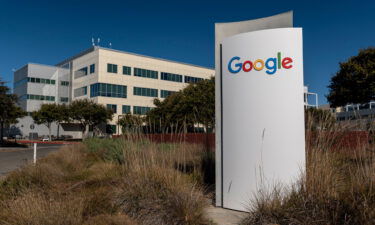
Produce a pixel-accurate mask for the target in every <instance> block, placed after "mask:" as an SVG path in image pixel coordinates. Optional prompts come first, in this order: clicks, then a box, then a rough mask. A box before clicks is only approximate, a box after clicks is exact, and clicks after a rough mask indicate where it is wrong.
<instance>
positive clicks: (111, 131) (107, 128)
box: [105, 124, 116, 134]
mask: <svg viewBox="0 0 375 225" xmlns="http://www.w3.org/2000/svg"><path fill="white" fill-rule="evenodd" d="M105 132H106V133H107V134H115V133H116V125H112V124H107V125H106V126H105Z"/></svg>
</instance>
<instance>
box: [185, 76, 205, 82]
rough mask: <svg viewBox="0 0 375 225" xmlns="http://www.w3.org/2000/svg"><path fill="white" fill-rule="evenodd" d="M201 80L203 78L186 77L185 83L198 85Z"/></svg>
mask: <svg viewBox="0 0 375 225" xmlns="http://www.w3.org/2000/svg"><path fill="white" fill-rule="evenodd" d="M201 80H203V78H200V77H191V76H185V83H198V82H199V81H201Z"/></svg>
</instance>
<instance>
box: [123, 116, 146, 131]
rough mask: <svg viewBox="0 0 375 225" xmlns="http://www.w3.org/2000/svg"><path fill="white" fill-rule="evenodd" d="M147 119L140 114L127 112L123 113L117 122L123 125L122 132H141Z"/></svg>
mask: <svg viewBox="0 0 375 225" xmlns="http://www.w3.org/2000/svg"><path fill="white" fill-rule="evenodd" d="M144 121H145V119H144V117H142V116H140V115H132V114H130V113H127V114H125V115H122V117H121V118H120V119H119V120H118V122H117V124H118V125H119V126H121V129H122V133H140V129H141V128H142V126H143V123H144Z"/></svg>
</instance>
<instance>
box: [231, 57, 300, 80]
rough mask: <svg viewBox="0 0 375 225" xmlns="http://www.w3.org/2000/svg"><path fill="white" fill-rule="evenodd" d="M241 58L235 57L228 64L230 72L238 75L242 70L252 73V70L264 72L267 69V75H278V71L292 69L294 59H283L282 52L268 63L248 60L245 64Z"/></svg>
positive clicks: (267, 61) (268, 60)
mask: <svg viewBox="0 0 375 225" xmlns="http://www.w3.org/2000/svg"><path fill="white" fill-rule="evenodd" d="M240 60H241V58H240V57H238V56H234V57H233V58H232V59H231V60H229V63H228V70H229V72H231V73H238V72H240V71H241V70H243V71H244V72H250V71H251V70H252V69H254V70H256V71H260V70H263V69H264V67H266V69H267V71H266V73H267V74H269V75H273V74H274V73H276V71H277V70H278V69H281V68H284V69H290V68H292V67H293V65H292V62H293V59H292V58H290V57H285V58H282V57H281V52H278V53H277V58H268V59H267V60H266V61H263V60H262V59H257V60H255V61H254V62H252V61H250V60H246V61H245V62H243V63H242V62H241V61H240Z"/></svg>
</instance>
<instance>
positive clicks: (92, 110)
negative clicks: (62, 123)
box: [69, 99, 113, 138]
mask: <svg viewBox="0 0 375 225" xmlns="http://www.w3.org/2000/svg"><path fill="white" fill-rule="evenodd" d="M69 112H70V115H71V119H72V120H74V121H77V122H78V123H80V124H81V129H82V138H84V133H85V131H86V127H87V126H92V127H93V129H95V127H96V126H98V125H99V124H101V123H107V122H108V121H109V120H112V117H113V111H112V110H111V109H107V108H106V107H104V106H103V105H101V104H97V103H95V102H93V101H91V100H89V99H80V100H75V101H73V102H72V103H71V104H70V105H69Z"/></svg>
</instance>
